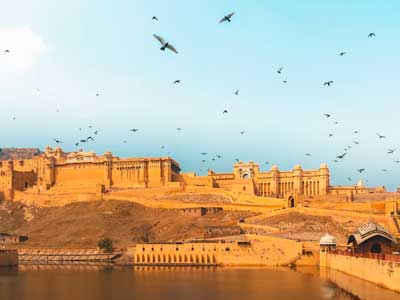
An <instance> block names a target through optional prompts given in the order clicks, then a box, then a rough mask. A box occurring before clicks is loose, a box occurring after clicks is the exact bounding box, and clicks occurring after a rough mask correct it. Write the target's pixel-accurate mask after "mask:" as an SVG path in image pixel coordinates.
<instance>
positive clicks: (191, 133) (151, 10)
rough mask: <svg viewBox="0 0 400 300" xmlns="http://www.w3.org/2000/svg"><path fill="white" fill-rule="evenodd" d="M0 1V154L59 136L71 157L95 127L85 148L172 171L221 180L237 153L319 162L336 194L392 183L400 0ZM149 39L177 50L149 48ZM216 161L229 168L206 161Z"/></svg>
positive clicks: (284, 163)
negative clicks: (362, 182)
mask: <svg viewBox="0 0 400 300" xmlns="http://www.w3.org/2000/svg"><path fill="white" fill-rule="evenodd" d="M0 4H1V8H2V9H1V10H0V101H1V110H0V127H1V135H0V138H1V140H0V147H11V146H14V147H40V148H42V149H43V148H44V147H45V146H46V145H54V142H53V138H57V139H60V140H63V141H64V143H63V145H62V146H63V147H64V149H65V150H67V151H72V150H74V149H76V147H75V146H74V143H75V141H77V140H79V139H82V138H86V137H87V136H89V135H93V131H94V130H96V129H97V130H98V131H99V135H98V136H97V137H96V141H95V142H91V143H87V144H85V145H84V149H85V150H88V151H89V150H90V151H96V152H97V153H99V154H101V153H103V152H104V151H106V150H110V151H112V152H113V153H114V154H115V155H119V156H165V155H167V154H168V152H169V153H170V155H171V156H172V157H173V158H175V159H176V160H177V161H178V162H180V164H181V166H182V169H183V171H196V172H198V173H200V174H202V173H204V172H205V171H206V170H207V168H211V169H214V170H216V171H219V172H226V171H230V170H231V169H232V165H233V163H234V161H235V158H239V159H241V160H244V161H248V160H254V161H257V162H259V163H260V165H261V169H263V170H267V169H269V168H270V166H271V165H272V164H276V165H278V166H279V168H280V169H282V170H285V169H292V168H293V166H294V165H296V164H301V165H302V166H303V167H304V168H318V167H319V165H320V163H322V162H326V163H328V165H329V167H330V169H331V174H332V183H333V184H353V183H355V182H356V181H357V180H358V179H360V178H363V179H366V180H368V185H385V186H386V187H388V188H389V189H391V190H393V189H395V187H397V186H398V185H400V180H399V175H400V164H396V163H395V162H394V161H395V160H400V143H399V138H400V131H399V123H400V122H399V120H398V115H399V113H400V105H399V101H400V97H399V93H400V92H399V83H400V78H399V69H400V58H399V57H400V56H399V53H400V39H399V36H400V1H398V0H385V1H382V0H368V1H365V0H352V1H349V0H335V1H320V0H313V1H312V0H302V1H299V0H291V1H290V0H274V1H272V0H271V1H259V0H253V1H250V0H247V1H243V0H241V1H239V0H238V1H234V0H231V1H216V0H210V1H205V0H198V1H185V0H182V1H173V0H169V1H161V0H160V1H149V0H147V1H135V0H118V1H105V0H96V1H94V0H69V1H54V0H13V1H3V0H1V1H0ZM230 12H235V15H234V17H233V18H232V22H231V23H227V22H225V23H223V24H219V23H218V21H219V20H220V19H221V18H222V17H223V16H224V15H226V14H228V13H230ZM153 15H155V16H157V17H158V18H159V21H158V22H157V21H152V17H153ZM370 32H375V33H376V37H374V38H368V34H369V33H370ZM154 33H156V34H159V35H161V36H162V37H164V38H165V39H166V40H168V41H169V42H170V43H171V44H173V45H174V46H175V47H176V48H177V49H178V51H179V54H174V53H172V52H170V51H166V52H162V51H160V49H159V48H160V45H159V44H158V42H157V41H156V40H155V39H154V38H153V36H152V34H154ZM5 49H9V50H10V53H4V50H5ZM342 51H345V52H348V54H347V55H344V56H343V57H339V53H340V52H342ZM280 67H283V71H282V74H281V75H279V74H277V73H276V70H278V69H279V68H280ZM175 79H181V80H182V83H181V84H177V85H173V84H172V82H173V81H174V80H175ZM282 80H287V83H286V84H285V83H283V82H282ZM329 80H333V81H334V84H333V85H332V86H331V87H324V86H323V82H325V81H329ZM236 89H239V90H240V94H239V95H238V96H236V95H235V94H234V92H235V90H236ZM96 93H99V94H100V95H99V96H98V97H96ZM225 109H227V110H228V111H229V114H227V115H223V114H222V112H223V110H225ZM57 110H58V111H59V112H57ZM324 113H330V114H332V117H331V118H329V119H326V118H325V117H324V116H323V114H324ZM13 117H16V120H15V121H13V119H12V118H13ZM335 121H338V122H339V124H337V125H335V124H334V122H335ZM89 125H91V126H93V129H89V128H88V126H89ZM80 127H81V128H82V131H79V130H78V128H80ZM176 127H181V128H182V131H180V132H178V131H177V130H176V129H175V128H176ZM130 128H139V129H140V131H139V132H138V133H135V134H133V133H131V132H129V129H130ZM242 130H244V131H245V134H244V135H241V134H240V131H242ZM355 130H358V131H360V133H359V134H358V135H357V134H353V132H354V131H355ZM329 133H332V134H333V137H331V138H329V137H328V135H329ZM376 133H381V134H383V135H385V136H387V138H386V139H382V140H378V138H377V136H376ZM124 140H126V141H127V143H124V142H123V141H124ZM353 141H359V142H360V144H359V145H355V144H353ZM348 145H351V147H352V149H350V150H349V151H348V155H347V156H346V157H345V158H344V159H343V161H342V162H340V163H334V162H333V160H334V159H335V157H336V156H337V155H339V154H342V153H343V152H344V151H343V149H344V148H345V147H346V146H348ZM161 146H165V147H166V149H165V150H162V149H161ZM389 148H398V150H397V151H395V152H394V154H392V155H389V154H387V151H388V149H389ZM200 152H208V155H207V156H206V157H205V159H207V161H208V163H202V162H201V160H202V159H204V157H203V156H202V155H200ZM305 153H310V154H311V155H312V156H311V157H308V156H306V155H305ZM216 154H220V155H223V156H224V158H223V159H220V160H216V161H215V162H212V160H211V159H212V157H215V155H216ZM265 162H269V163H270V164H269V165H267V164H265ZM359 168H365V169H366V172H365V173H363V174H361V175H360V174H359V173H357V172H356V169H359ZM382 169H387V170H388V171H387V172H384V171H382ZM200 170H202V171H200ZM347 177H351V178H352V181H351V182H349V181H348V180H347Z"/></svg>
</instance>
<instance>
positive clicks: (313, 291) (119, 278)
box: [0, 266, 383, 300]
mask: <svg viewBox="0 0 400 300" xmlns="http://www.w3.org/2000/svg"><path fill="white" fill-rule="evenodd" d="M0 299H9V300H13V299H18V300H26V299H29V300H46V299H49V300H50V299H51V300H64V299H65V300H70V299H74V300H79V299H85V300H92V299H93V300H103V299H104V300H106V299H107V300H108V299H118V300H119V299H121V300H125V299H127V300H128V299H146V300H148V299H153V300H157V299H160V300H161V299H165V300H169V299H171V300H172V299H173V300H179V299H185V300H189V299H199V300H204V299H218V300H224V299H229V300H232V299H246V300H252V299H257V300H260V299H262V300H269V299H271V300H276V299H280V300H285V299H287V300H293V299H298V300H302V299H304V300H314V299H315V300H319V299H321V300H330V299H332V300H333V299H336V300H341V299H343V300H348V299H350V298H349V297H348V296H346V294H344V293H342V292H341V291H340V289H337V288H335V285H334V284H331V283H329V282H328V281H325V280H321V279H320V278H319V276H318V275H316V274H310V273H303V272H294V271H293V270H290V269H284V268H276V269H269V268H157V267H141V268H112V267H109V266H20V267H19V270H18V269H0ZM381 299H382V298H381ZM382 300H383V299H382Z"/></svg>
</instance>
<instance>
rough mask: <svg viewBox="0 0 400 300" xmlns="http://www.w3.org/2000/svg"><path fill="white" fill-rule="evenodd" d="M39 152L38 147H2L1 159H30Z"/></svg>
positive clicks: (0, 150)
mask: <svg viewBox="0 0 400 300" xmlns="http://www.w3.org/2000/svg"><path fill="white" fill-rule="evenodd" d="M38 154H40V150H39V149H37V148H0V160H9V159H13V160H14V159H15V160H18V159H30V158H32V157H34V156H36V155H38Z"/></svg>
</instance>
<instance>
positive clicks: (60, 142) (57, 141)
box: [53, 139, 62, 144]
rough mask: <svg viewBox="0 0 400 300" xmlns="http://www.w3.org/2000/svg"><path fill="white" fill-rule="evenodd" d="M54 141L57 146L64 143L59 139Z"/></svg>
mask: <svg viewBox="0 0 400 300" xmlns="http://www.w3.org/2000/svg"><path fill="white" fill-rule="evenodd" d="M53 141H55V142H56V144H62V141H60V140H58V139H53Z"/></svg>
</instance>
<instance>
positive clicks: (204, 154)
mask: <svg viewBox="0 0 400 300" xmlns="http://www.w3.org/2000/svg"><path fill="white" fill-rule="evenodd" d="M234 15H235V13H234V12H232V13H229V14H227V15H225V16H223V17H222V18H221V19H220V20H219V23H220V24H221V23H225V22H227V23H230V22H232V18H233V17H234ZM152 20H153V21H159V19H158V17H157V16H153V17H152ZM153 36H154V38H155V39H156V40H157V41H158V42H159V43H160V45H161V47H160V50H161V51H166V50H169V51H171V52H173V53H175V54H178V53H179V52H178V50H177V49H176V47H175V46H174V45H172V44H171V43H170V42H168V41H166V40H165V39H164V38H163V37H161V36H160V35H157V34H153ZM375 36H376V34H375V33H374V32H371V33H369V34H368V38H374V37H375ZM4 53H5V54H7V55H10V54H11V50H10V49H5V50H4ZM347 54H348V52H345V51H342V52H339V56H340V57H343V56H345V55H347ZM283 70H284V67H282V66H281V67H279V68H278V69H277V70H276V73H277V74H278V75H282V74H283ZM282 82H283V83H285V84H286V83H287V80H282ZM172 83H173V85H176V84H181V83H182V80H181V79H176V80H174V81H173V82H172ZM333 84H334V81H333V80H328V81H325V82H323V83H322V85H323V86H324V87H331V86H332V85H333ZM38 91H39V90H38ZM95 95H96V97H99V96H100V93H96V94H95ZM234 95H236V96H239V89H236V90H235V91H234ZM57 112H59V109H57ZM228 113H229V111H228V109H224V110H223V111H222V114H223V115H226V114H228ZM323 117H325V118H326V119H330V118H331V117H332V115H331V114H328V113H325V114H323ZM12 119H13V120H14V121H15V120H16V117H15V116H14V117H12ZM334 124H335V125H337V124H339V122H337V121H335V122H334ZM88 128H89V130H92V131H91V132H92V135H86V136H85V137H83V138H80V139H79V140H77V141H76V142H75V146H76V147H81V146H82V144H85V143H89V142H94V141H95V138H94V136H97V135H98V134H99V130H93V127H92V126H91V125H89V126H88ZM78 130H79V131H80V132H81V131H82V128H78ZM139 130H140V129H139V128H131V129H129V132H131V133H132V134H136V133H138V132H139ZM176 130H177V131H181V130H182V128H180V127H177V128H176ZM358 133H359V131H358V130H355V131H353V134H354V135H357V134H358ZM244 134H245V131H244V130H241V131H240V135H244ZM333 136H334V134H333V133H329V134H328V137H329V138H332V137H333ZM376 136H377V138H378V139H379V140H382V139H385V138H386V136H384V135H382V134H380V133H376ZM53 142H54V143H56V144H62V143H63V140H61V139H59V138H54V139H53ZM123 143H127V141H126V140H124V141H123ZM359 144H360V142H359V141H357V140H354V141H352V145H348V146H347V147H345V148H344V149H343V152H342V153H340V154H338V155H337V156H336V158H335V159H333V162H334V163H339V162H341V161H342V160H344V159H345V158H346V157H348V156H349V152H350V150H351V149H352V146H356V145H359ZM161 149H162V150H165V149H166V146H161ZM395 152H396V149H395V148H389V149H388V151H387V154H388V155H393V154H394V153H395ZM167 153H168V154H170V153H169V152H167ZM200 155H201V156H202V159H201V162H202V163H207V162H208V160H207V159H206V157H207V156H208V153H207V152H201V153H200ZM305 155H306V156H307V157H311V156H312V154H311V153H306V154H305ZM208 159H210V160H211V161H216V160H218V159H223V156H222V155H220V154H216V155H215V156H213V157H209V158H208ZM235 161H236V162H239V161H240V160H239V158H235ZM394 162H395V163H396V164H400V160H395V161H394ZM265 164H266V165H268V164H269V162H268V161H267V162H265ZM200 171H202V169H200ZM355 171H356V172H358V173H360V174H361V173H364V172H365V171H366V169H365V168H359V169H356V170H355ZM382 171H383V172H387V171H388V170H387V169H382ZM347 180H348V181H352V178H351V177H347Z"/></svg>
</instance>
